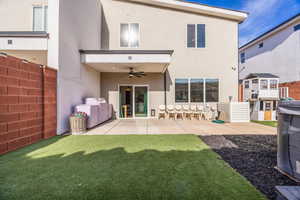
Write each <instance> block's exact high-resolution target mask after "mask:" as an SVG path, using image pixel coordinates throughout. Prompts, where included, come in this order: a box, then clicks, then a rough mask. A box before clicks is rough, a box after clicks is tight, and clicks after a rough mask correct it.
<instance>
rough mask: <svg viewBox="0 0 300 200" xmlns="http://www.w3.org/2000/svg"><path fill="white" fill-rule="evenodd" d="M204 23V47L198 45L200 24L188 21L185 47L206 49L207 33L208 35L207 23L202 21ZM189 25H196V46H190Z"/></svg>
mask: <svg viewBox="0 0 300 200" xmlns="http://www.w3.org/2000/svg"><path fill="white" fill-rule="evenodd" d="M202 24H203V25H204V27H205V28H204V47H198V24H194V23H187V24H186V46H185V48H187V49H205V48H206V47H207V35H206V30H207V28H206V27H207V25H206V24H204V23H202ZM188 25H194V26H195V47H188Z"/></svg>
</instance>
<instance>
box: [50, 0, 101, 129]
mask: <svg viewBox="0 0 300 200" xmlns="http://www.w3.org/2000/svg"><path fill="white" fill-rule="evenodd" d="M82 11H84V12H82ZM49 15H50V16H52V18H51V20H52V21H51V22H52V23H51V25H50V26H49V34H50V40H49V41H50V43H51V45H50V44H49V54H48V57H49V62H48V63H49V66H53V67H56V68H58V70H59V71H58V72H59V73H58V101H57V102H58V112H57V113H58V129H57V130H58V133H59V134H60V133H63V132H65V131H67V130H69V126H68V124H69V123H68V117H69V115H70V114H71V113H72V112H73V109H74V106H75V105H78V104H82V103H83V100H84V98H85V97H100V86H99V85H100V73H99V72H98V71H96V70H95V69H93V68H91V67H88V66H85V65H83V64H82V63H81V60H80V53H79V49H100V45H101V44H100V42H101V41H100V38H101V33H100V27H101V6H100V5H99V4H98V1H97V0H85V1H82V0H51V1H50V2H49ZM58 16H59V17H58ZM91 19H92V20H91ZM55 20H56V21H55ZM51 36H53V37H51ZM50 58H51V59H50Z"/></svg>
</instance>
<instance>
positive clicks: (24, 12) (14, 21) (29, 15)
mask: <svg viewBox="0 0 300 200" xmlns="http://www.w3.org/2000/svg"><path fill="white" fill-rule="evenodd" d="M47 3H48V0H1V1H0V19H1V20H0V31H32V27H33V6H36V5H39V6H40V5H41V6H44V5H47Z"/></svg>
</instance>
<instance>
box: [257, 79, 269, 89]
mask: <svg viewBox="0 0 300 200" xmlns="http://www.w3.org/2000/svg"><path fill="white" fill-rule="evenodd" d="M262 81H267V88H262V84H261V82H262ZM259 89H260V90H268V89H269V80H268V79H260V80H259Z"/></svg>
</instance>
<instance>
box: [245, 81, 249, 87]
mask: <svg viewBox="0 0 300 200" xmlns="http://www.w3.org/2000/svg"><path fill="white" fill-rule="evenodd" d="M248 88H249V81H245V89H248Z"/></svg>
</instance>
